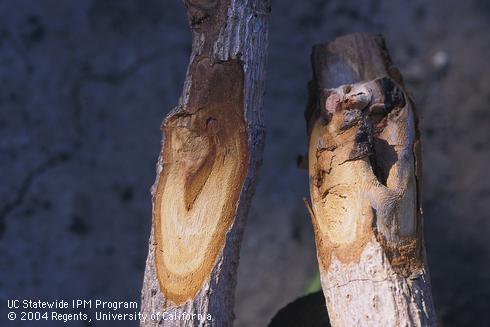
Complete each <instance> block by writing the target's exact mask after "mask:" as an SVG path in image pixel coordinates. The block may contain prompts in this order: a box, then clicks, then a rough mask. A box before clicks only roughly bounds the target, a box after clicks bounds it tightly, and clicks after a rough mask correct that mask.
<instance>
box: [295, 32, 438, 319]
mask: <svg viewBox="0 0 490 327" xmlns="http://www.w3.org/2000/svg"><path fill="white" fill-rule="evenodd" d="M311 59H312V66H313V80H312V81H311V82H310V100H309V103H308V106H307V109H306V114H305V116H306V120H307V126H308V138H309V140H308V168H309V176H310V196H311V201H312V204H311V207H310V206H309V205H308V207H309V209H310V214H311V216H312V222H313V226H314V231H315V239H316V245H317V257H318V262H319V267H320V274H321V283H322V288H323V292H324V294H325V299H326V304H327V308H328V315H329V317H330V321H331V324H332V326H434V325H436V317H435V312H434V307H433V303H432V295H431V287H430V281H429V272H428V268H427V263H426V259H425V248H424V240H423V221H422V209H421V180H422V176H421V162H420V139H419V132H418V129H417V117H416V115H415V111H414V106H413V103H412V101H411V99H410V98H409V96H408V95H407V93H406V92H405V89H404V85H403V82H402V79H401V76H400V73H399V71H398V70H397V69H396V68H395V67H394V66H393V65H392V62H391V60H390V58H389V54H388V52H387V50H386V48H385V45H384V40H383V39H382V38H381V37H380V36H373V35H369V34H352V35H348V36H344V37H341V38H338V39H337V40H335V41H334V42H332V43H329V44H322V45H317V46H315V47H314V48H313V53H312V58H311Z"/></svg>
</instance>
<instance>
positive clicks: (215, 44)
mask: <svg viewBox="0 0 490 327" xmlns="http://www.w3.org/2000/svg"><path fill="white" fill-rule="evenodd" d="M184 3H185V6H186V8H187V12H188V17H189V21H190V25H191V29H192V32H193V43H192V54H191V59H190V64H189V67H188V70H187V74H186V79H185V83H184V90H183V92H182V96H181V98H180V100H179V105H178V106H177V107H176V108H175V109H174V110H173V111H172V112H171V113H170V114H169V115H168V116H167V118H166V119H165V121H164V123H163V126H162V129H163V134H164V135H163V141H162V151H161V153H160V157H159V161H158V164H157V177H156V181H155V184H154V185H153V188H152V197H153V201H152V203H153V225H152V231H151V236H150V242H149V251H148V259H147V262H146V270H145V277H144V283H143V289H142V301H141V302H142V303H141V312H142V314H143V315H144V316H146V320H145V321H141V326H161V325H163V326H230V325H232V324H233V319H234V315H233V303H234V290H235V284H236V272H237V265H238V255H239V248H240V242H241V238H242V233H243V228H244V224H245V219H246V216H247V212H248V208H249V205H250V200H251V197H252V194H253V191H254V185H255V179H256V176H257V171H258V168H259V166H260V163H261V159H262V147H263V140H264V128H263V123H262V100H263V95H264V79H265V62H266V54H267V29H268V25H267V24H268V16H269V13H270V6H269V2H268V1H264V0H187V1H184Z"/></svg>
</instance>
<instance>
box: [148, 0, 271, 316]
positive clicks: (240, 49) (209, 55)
mask: <svg viewBox="0 0 490 327" xmlns="http://www.w3.org/2000/svg"><path fill="white" fill-rule="evenodd" d="M185 5H186V7H187V10H188V15H189V21H190V25H191V29H192V32H193V43H192V44H193V45H192V54H191V58H190V64H189V68H188V71H187V74H186V80H185V83H184V89H183V92H182V95H181V98H180V100H179V105H178V106H177V107H176V108H175V109H174V110H173V111H172V112H171V113H170V114H169V116H168V117H167V118H166V121H165V123H164V127H163V128H164V130H165V127H166V125H167V123H168V122H169V120H170V119H171V117H178V116H179V115H181V114H187V113H188V112H189V110H190V109H189V108H190V106H191V104H190V103H189V102H190V101H193V100H191V98H192V96H193V95H192V94H191V93H192V92H194V91H193V89H192V82H193V78H195V75H196V70H195V69H196V68H195V67H196V65H197V63H198V61H200V60H202V58H206V59H208V60H211V61H212V62H215V63H228V62H235V63H236V62H238V63H239V64H240V66H241V70H242V72H243V81H242V85H243V107H242V108H241V110H242V111H243V118H244V121H245V125H246V132H247V135H248V136H247V137H248V139H247V140H246V144H247V146H248V161H247V163H246V167H247V170H246V175H245V178H244V182H243V185H242V187H241V189H240V190H239V192H240V193H239V197H238V201H237V203H236V210H235V213H234V215H233V219H232V221H231V224H230V225H229V227H228V228H227V229H226V230H225V231H223V232H224V233H225V236H224V242H223V244H222V246H221V249H220V251H219V253H218V255H217V257H216V258H211V259H212V260H213V265H212V270H211V273H210V275H209V277H208V278H206V280H205V281H204V283H203V285H202V287H201V288H200V289H199V291H198V292H197V293H196V294H195V296H193V297H192V298H189V299H187V300H186V301H185V302H184V303H180V304H176V303H174V302H173V301H171V300H169V299H168V298H166V296H165V295H164V292H162V290H161V288H160V285H159V280H158V276H157V267H156V264H155V249H156V243H155V228H154V227H155V226H152V231H151V236H150V241H149V250H148V258H147V262H146V270H145V276H144V282H143V288H142V301H141V312H142V314H144V315H146V316H147V320H146V321H145V322H143V321H142V322H141V326H231V325H232V324H233V320H234V313H233V304H234V291H235V285H236V272H237V265H238V258H239V248H240V242H241V239H242V233H243V228H244V225H245V220H246V216H247V212H248V209H249V205H250V200H251V197H252V194H253V192H254V186H255V180H256V176H257V173H258V169H259V166H260V164H261V160H262V148H263V142H264V127H263V121H262V120H263V118H262V103H263V95H264V90H265V85H264V81H265V64H266V55H267V42H268V34H267V33H268V16H269V13H270V5H269V1H263V0H228V1H226V0H218V1H213V0H211V1H209V0H207V1H205V0H193V1H191V0H188V1H185ZM218 78H219V75H218ZM201 82H202V81H201ZM204 82H205V81H204ZM211 87H212V86H211ZM218 91H219V90H218ZM204 97H206V95H204ZM165 142H166V140H165V139H164V140H162V149H163V148H164V144H165ZM164 157H165V156H164V153H163V151H162V153H161V155H160V158H159V161H158V164H157V178H156V181H155V184H154V186H153V188H152V195H153V206H154V207H155V192H156V189H157V184H158V181H159V178H160V175H161V174H162V172H163V171H164V170H165V169H166V168H165V164H164V162H165V158H164ZM203 196H206V195H203ZM154 219H155V217H154ZM163 312H166V317H167V318H169V317H170V316H171V315H173V317H175V315H177V316H180V319H177V320H170V319H162V317H161V316H160V319H151V315H152V314H154V315H155V314H157V313H160V314H162V313H163ZM182 314H184V315H183V316H181V315H182ZM188 314H191V315H192V314H196V315H197V314H199V315H201V318H207V317H210V318H211V320H208V319H197V317H194V319H188V318H189V316H188ZM208 315H209V316H208ZM153 318H155V317H153Z"/></svg>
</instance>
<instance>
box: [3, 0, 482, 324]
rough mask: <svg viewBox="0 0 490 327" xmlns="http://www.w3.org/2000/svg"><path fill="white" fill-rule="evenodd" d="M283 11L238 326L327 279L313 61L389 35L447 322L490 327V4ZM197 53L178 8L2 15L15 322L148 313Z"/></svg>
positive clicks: (306, 4)
mask: <svg viewBox="0 0 490 327" xmlns="http://www.w3.org/2000/svg"><path fill="white" fill-rule="evenodd" d="M272 5H273V8H272V16H271V20H270V47H269V64H268V66H267V77H268V80H267V94H266V97H265V105H264V114H265V123H266V125H267V126H266V127H267V139H266V147H265V154H264V164H263V169H262V171H261V175H260V179H259V182H258V186H257V191H256V194H255V196H254V199H253V204H252V208H251V211H250V215H249V219H248V225H247V229H246V232H245V236H244V240H243V245H242V249H241V259H240V266H239V274H238V287H237V292H236V306H235V312H236V316H237V319H236V326H240V327H242V326H265V325H266V324H267V323H268V322H269V321H270V319H271V318H272V317H273V316H274V314H275V313H276V312H277V310H278V309H280V308H281V307H283V306H285V305H286V304H287V303H288V302H291V301H292V300H294V299H295V298H297V297H299V296H301V295H303V294H305V291H306V289H307V287H308V285H309V283H310V282H311V280H312V279H313V278H314V276H315V274H316V271H317V263H316V255H315V247H314V240H313V233H312V228H311V224H310V220H309V217H308V214H307V211H306V210H305V208H304V204H303V201H302V197H303V196H307V195H308V186H307V173H306V172H305V171H302V170H299V169H298V168H297V167H296V156H297V155H298V154H303V153H304V152H305V150H306V135H305V124H304V119H303V109H304V107H305V104H306V98H307V88H306V85H307V81H308V80H309V79H310V76H311V69H310V63H309V53H310V48H311V46H312V45H313V44H315V43H319V42H325V41H329V40H332V39H333V38H335V37H336V36H340V35H342V34H345V33H350V32H356V31H369V32H376V33H381V34H383V35H384V36H385V38H386V41H387V46H388V49H389V50H390V52H391V55H392V59H393V61H394V62H395V63H396V65H397V66H398V67H399V68H400V70H401V72H402V74H403V76H404V78H405V82H406V84H407V88H408V90H409V91H410V92H411V93H412V95H413V97H414V99H415V103H416V105H417V108H418V112H419V115H420V116H421V131H422V140H423V163H424V194H423V198H424V212H425V237H426V243H427V252H428V261H429V266H430V270H431V275H432V284H433V292H434V299H435V304H436V309H437V313H438V316H439V318H440V322H441V325H442V326H489V325H490V311H489V309H490V260H489V259H490V219H489V218H490V217H489V212H490V178H489V177H488V165H489V163H490V151H489V144H490V143H489V142H490V106H489V103H490V66H489V64H488V61H487V60H488V57H489V55H490V36H489V33H488V31H489V30H490V3H489V2H488V1H485V0H468V1H456V0H447V1H435V0H434V1H423V0H414V1H401V0H397V1H394V0H364V1H353V0H327V1H326V0H308V1H294V0H287V1H286V0H275V1H273V3H272ZM190 45H191V35H190V32H189V28H188V25H187V18H186V15H185V10H184V7H183V5H182V4H181V2H180V1H179V0H146V1H138V0H104V1H101V0H99V1H97V0H79V1H58V0H43V1H28V0H2V1H1V2H0V303H1V305H0V315H1V317H0V321H1V323H0V325H2V326H3V325H8V324H7V322H6V320H5V316H6V311H5V310H6V305H5V303H6V300H7V299H12V298H33V299H37V298H41V299H73V298H92V299H94V298H101V299H107V300H134V301H139V295H140V288H141V285H142V278H143V270H144V264H145V260H146V254H147V241H148V236H149V231H150V223H151V213H150V209H151V201H150V193H149V189H150V186H151V185H152V183H153V181H154V179H155V164H156V161H157V156H158V153H159V151H160V140H161V132H160V124H161V122H162V120H163V118H164V117H165V115H166V114H167V112H168V111H169V110H170V109H171V108H172V107H173V106H175V105H176V104H177V99H178V97H179V95H180V92H181V89H182V83H183V79H184V74H185V70H186V67H187V64H188V60H189V54H190ZM27 325H28V324H27ZM92 325H93V324H92ZM92 325H90V324H89V325H87V326H92ZM95 325H98V324H95ZM116 325H117V326H136V325H137V323H135V322H133V323H131V322H127V323H126V324H123V323H117V324H116ZM25 326H26V325H25ZM35 326H37V325H35ZM73 326H77V324H73ZM80 326H83V325H80Z"/></svg>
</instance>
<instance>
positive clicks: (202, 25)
mask: <svg viewBox="0 0 490 327" xmlns="http://www.w3.org/2000/svg"><path fill="white" fill-rule="evenodd" d="M220 2H221V3H220ZM184 3H185V5H186V7H187V13H188V16H189V21H190V24H191V27H192V28H193V29H194V30H196V31H203V32H211V33H210V34H216V33H217V32H216V31H217V28H220V26H219V24H216V23H219V21H220V20H222V16H223V14H224V10H222V9H223V8H227V7H228V1H226V0H185V2H184ZM220 9H221V10H220ZM213 31H215V32H214V33H213ZM210 36H211V37H212V35H210Z"/></svg>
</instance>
